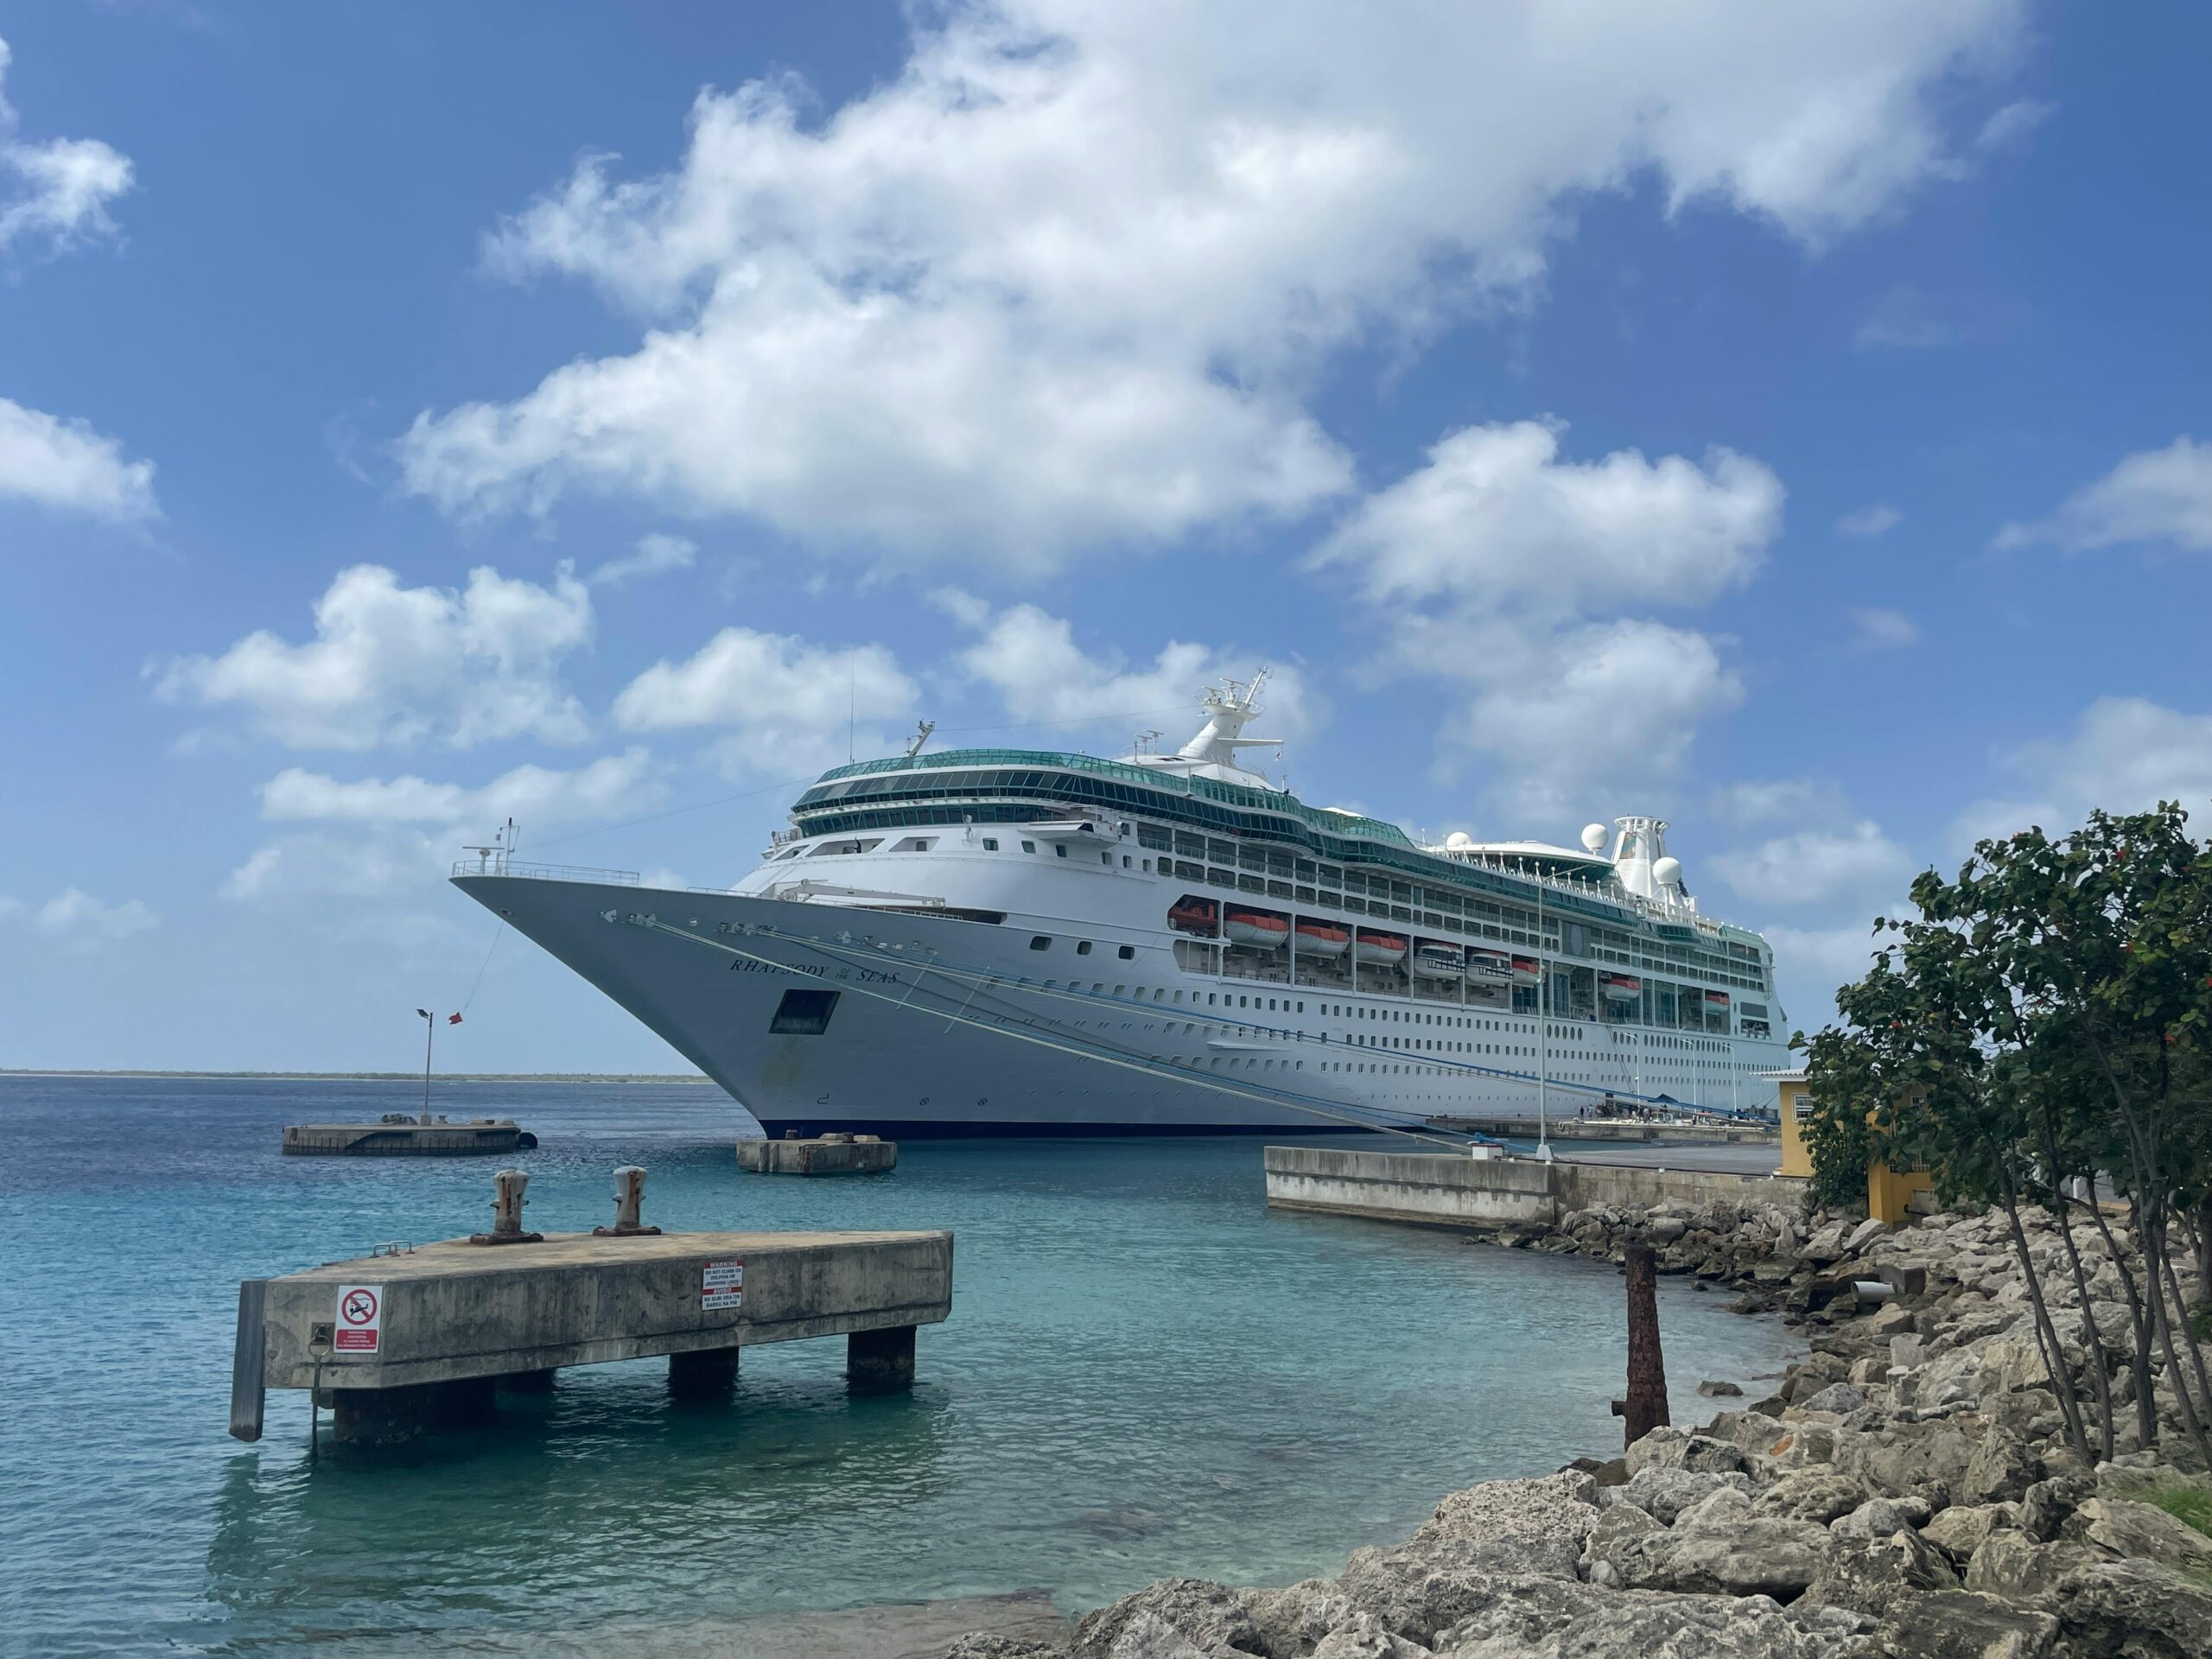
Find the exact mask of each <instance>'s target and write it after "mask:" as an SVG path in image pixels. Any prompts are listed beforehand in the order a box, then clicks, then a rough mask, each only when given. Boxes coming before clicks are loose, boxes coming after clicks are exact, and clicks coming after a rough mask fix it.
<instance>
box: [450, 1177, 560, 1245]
mask: <svg viewBox="0 0 2212 1659" xmlns="http://www.w3.org/2000/svg"><path fill="white" fill-rule="evenodd" d="M528 1185H530V1177H529V1176H528V1175H525V1174H524V1173H523V1172H522V1171H521V1170H518V1169H503V1170H501V1171H500V1172H499V1173H498V1174H497V1175H494V1176H493V1178H492V1190H493V1194H494V1196H493V1199H492V1230H491V1231H490V1232H488V1233H471V1234H470V1235H469V1236H468V1242H469V1243H472V1244H538V1243H543V1242H544V1238H545V1235H544V1234H543V1233H528V1232H524V1230H523V1225H522V1207H523V1205H525V1204H527V1203H528V1202H529V1200H528V1199H527V1198H524V1197H523V1189H524V1187H526V1186H528Z"/></svg>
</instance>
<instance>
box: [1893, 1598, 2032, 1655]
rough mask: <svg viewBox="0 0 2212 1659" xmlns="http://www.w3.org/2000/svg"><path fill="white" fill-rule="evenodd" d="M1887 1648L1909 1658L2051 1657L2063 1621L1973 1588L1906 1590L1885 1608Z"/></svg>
mask: <svg viewBox="0 0 2212 1659" xmlns="http://www.w3.org/2000/svg"><path fill="white" fill-rule="evenodd" d="M1878 1637H1879V1639H1880V1641H1881V1643H1882V1646H1883V1649H1884V1650H1885V1651H1886V1652H1888V1653H1891V1654H1896V1655H1898V1656H1900V1659H1903V1656H1910V1659H2046V1656H2048V1655H2050V1654H2051V1653H2052V1651H2053V1649H2054V1647H2055V1645H2056V1642H2057V1640H2058V1620H2057V1619H2056V1618H2054V1617H2053V1616H2052V1615H2050V1614H2049V1613H2045V1612H2038V1611H2035V1610H2034V1609H2032V1608H2026V1607H2015V1606H2012V1605H2011V1604H2009V1603H2008V1602H2006V1601H2005V1599H2003V1598H2001V1597H1999V1596H1985V1595H1978V1594H1976V1593H1975V1592H1973V1591H1970V1590H1938V1591H1935V1592H1923V1593H1919V1594H1914V1593H1903V1594H1899V1595H1897V1596H1896V1597H1894V1598H1893V1599H1891V1601H1890V1602H1889V1604H1888V1605H1885V1607H1884V1608H1883V1609H1882V1623H1881V1628H1880V1630H1879V1631H1878Z"/></svg>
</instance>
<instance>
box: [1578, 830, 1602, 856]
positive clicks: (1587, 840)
mask: <svg viewBox="0 0 2212 1659" xmlns="http://www.w3.org/2000/svg"><path fill="white" fill-rule="evenodd" d="M1582 845H1583V849H1584V850H1586V851H1587V852H1592V853H1602V852H1604V851H1605V825H1604V824H1602V823H1586V824H1585V825H1583V826H1582Z"/></svg>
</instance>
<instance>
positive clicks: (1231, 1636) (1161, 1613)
mask: <svg viewBox="0 0 2212 1659" xmlns="http://www.w3.org/2000/svg"><path fill="white" fill-rule="evenodd" d="M1259 1634H1260V1633H1259V1630H1258V1627H1257V1626H1255V1624H1253V1623H1252V1616H1251V1614H1250V1613H1249V1612H1248V1611H1246V1610H1245V1607H1244V1604H1243V1601H1242V1600H1241V1599H1239V1598H1238V1596H1237V1594H1236V1592H1235V1591H1234V1590H1231V1589H1230V1587H1229V1586H1227V1585H1224V1584H1216V1583H1214V1582H1213V1581H1212V1580H1211V1579H1160V1580H1157V1581H1156V1582H1154V1583H1152V1584H1148V1585H1147V1586H1145V1587H1144V1588H1143V1589H1141V1590H1140V1591H1138V1592H1136V1593H1135V1594H1134V1595H1128V1596H1124V1597H1122V1599H1121V1600H1119V1601H1117V1602H1116V1603H1114V1604H1113V1605H1111V1606H1110V1607H1102V1608H1100V1609H1099V1610H1098V1611H1096V1612H1094V1613H1086V1614H1084V1617H1083V1618H1082V1620H1081V1622H1079V1623H1078V1624H1077V1625H1076V1627H1075V1645H1074V1648H1073V1649H1072V1651H1073V1655H1074V1659H1189V1656H1191V1655H1193V1654H1197V1655H1203V1656H1205V1659H1216V1656H1219V1655H1222V1654H1233V1653H1236V1652H1240V1651H1241V1652H1244V1653H1254V1652H1257V1651H1258V1650H1259V1649H1258V1642H1259Z"/></svg>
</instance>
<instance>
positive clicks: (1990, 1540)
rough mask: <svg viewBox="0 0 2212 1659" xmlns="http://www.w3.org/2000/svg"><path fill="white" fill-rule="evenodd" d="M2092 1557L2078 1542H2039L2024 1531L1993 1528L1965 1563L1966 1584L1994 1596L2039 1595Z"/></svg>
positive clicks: (2090, 1563)
mask: <svg viewBox="0 0 2212 1659" xmlns="http://www.w3.org/2000/svg"><path fill="white" fill-rule="evenodd" d="M2096 1560H2097V1556H2096V1554H2095V1552H2094V1551H2093V1550H2089V1549H2087V1548H2083V1547H2082V1545H2080V1544H2039V1543H2037V1541H2035V1540H2034V1539H2032V1538H2031V1537H2029V1536H2028V1535H2027V1534H2026V1533H2024V1532H1993V1533H1991V1534H1990V1535H1989V1536H1988V1537H1987V1538H1986V1539H1984V1540H1983V1541H1982V1542H1981V1545H1980V1548H1978V1549H1976V1550H1975V1551H1974V1558H1973V1559H1972V1560H1969V1561H1968V1562H1967V1589H1969V1590H1981V1591H1986V1592H1988V1593H1989V1594H1991V1595H1996V1596H2009V1597H2015V1598H2022V1597H2031V1596H2039V1595H2041V1594H2042V1593H2043V1592H2044V1591H2046V1590H2051V1589H2055V1588H2056V1587H2057V1585H2058V1581H2059V1580H2061V1579H2063V1578H2064V1577H2065V1576H2066V1575H2067V1574H2068V1573H2072V1572H2074V1571H2075V1570H2077V1569H2078V1568H2081V1567H2091V1566H2094V1565H2095V1563H2096Z"/></svg>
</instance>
